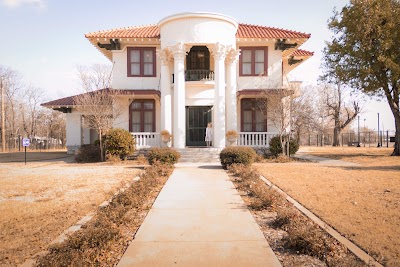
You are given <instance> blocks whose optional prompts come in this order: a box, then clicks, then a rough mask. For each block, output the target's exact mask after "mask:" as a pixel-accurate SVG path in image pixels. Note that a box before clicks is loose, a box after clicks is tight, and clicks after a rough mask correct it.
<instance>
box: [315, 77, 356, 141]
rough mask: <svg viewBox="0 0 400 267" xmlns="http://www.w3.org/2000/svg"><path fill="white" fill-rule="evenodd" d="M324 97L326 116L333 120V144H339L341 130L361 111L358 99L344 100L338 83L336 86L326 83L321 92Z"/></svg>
mask: <svg viewBox="0 0 400 267" xmlns="http://www.w3.org/2000/svg"><path fill="white" fill-rule="evenodd" d="M321 93H322V95H323V99H324V104H325V108H326V114H327V116H328V117H329V118H330V119H331V120H332V121H333V122H334V129H333V144H332V145H333V146H340V141H339V136H340V133H341V131H342V130H343V129H344V128H345V127H346V126H347V125H349V124H350V123H351V122H352V121H353V120H354V119H355V118H356V117H357V115H358V114H360V112H361V106H360V101H359V100H356V99H353V100H352V101H351V103H348V102H346V101H345V99H344V96H343V88H342V86H341V84H340V83H337V85H336V86H331V85H326V86H324V87H323V91H322V92H321Z"/></svg>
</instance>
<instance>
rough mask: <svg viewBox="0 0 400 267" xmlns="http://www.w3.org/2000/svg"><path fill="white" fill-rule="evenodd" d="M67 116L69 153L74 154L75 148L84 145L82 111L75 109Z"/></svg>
mask: <svg viewBox="0 0 400 267" xmlns="http://www.w3.org/2000/svg"><path fill="white" fill-rule="evenodd" d="M65 115H66V116H65V117H66V126H67V127H66V128H67V129H66V132H67V144H66V145H67V150H68V151H67V153H68V154H74V153H75V150H76V149H78V148H79V147H80V146H81V145H82V120H81V113H79V112H77V111H76V110H73V111H72V113H67V114H65Z"/></svg>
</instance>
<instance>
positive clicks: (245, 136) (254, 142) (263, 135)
mask: <svg viewBox="0 0 400 267" xmlns="http://www.w3.org/2000/svg"><path fill="white" fill-rule="evenodd" d="M276 135H278V134H277V133H270V132H240V133H239V137H238V140H237V145H238V146H249V147H269V141H270V140H271V138H272V137H274V136H276Z"/></svg>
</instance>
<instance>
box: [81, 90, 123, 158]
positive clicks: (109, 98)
mask: <svg viewBox="0 0 400 267" xmlns="http://www.w3.org/2000/svg"><path fill="white" fill-rule="evenodd" d="M117 96H118V90H111V89H102V90H97V91H93V92H88V93H84V94H81V95H78V96H76V97H75V98H74V102H75V106H76V109H77V110H78V111H80V112H81V113H82V116H83V122H84V125H85V126H86V127H88V128H90V129H94V130H96V132H97V134H98V135H99V141H100V153H101V160H102V161H103V160H104V151H103V143H102V138H101V137H102V136H103V134H105V133H107V131H108V130H110V129H111V128H112V126H113V123H114V121H115V119H116V118H117V117H118V116H119V115H120V114H121V112H122V110H120V109H119V108H117V105H116V103H115V102H116V97H117Z"/></svg>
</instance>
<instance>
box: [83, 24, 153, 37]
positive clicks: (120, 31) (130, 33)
mask: <svg viewBox="0 0 400 267" xmlns="http://www.w3.org/2000/svg"><path fill="white" fill-rule="evenodd" d="M85 37H86V38H135V37H136V38H160V31H159V30H158V27H157V25H145V26H133V27H126V28H117V29H112V30H104V31H98V32H91V33H88V34H85Z"/></svg>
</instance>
